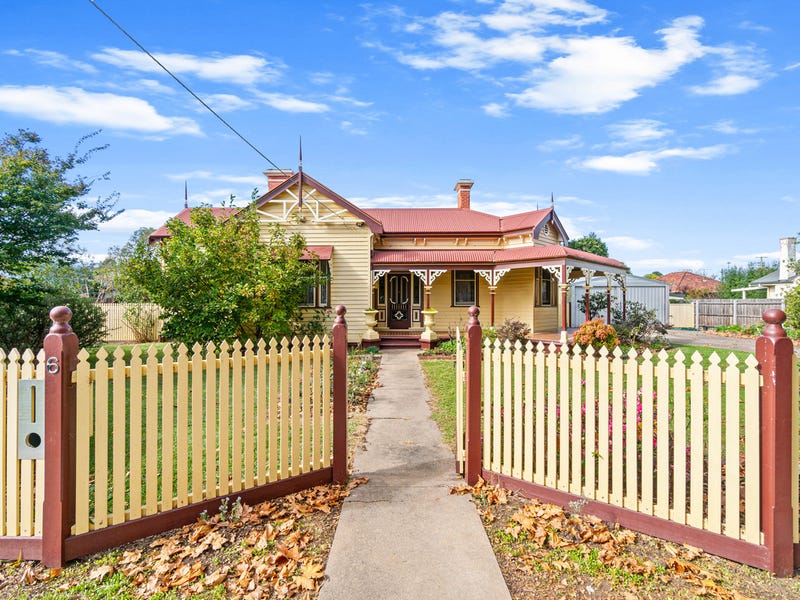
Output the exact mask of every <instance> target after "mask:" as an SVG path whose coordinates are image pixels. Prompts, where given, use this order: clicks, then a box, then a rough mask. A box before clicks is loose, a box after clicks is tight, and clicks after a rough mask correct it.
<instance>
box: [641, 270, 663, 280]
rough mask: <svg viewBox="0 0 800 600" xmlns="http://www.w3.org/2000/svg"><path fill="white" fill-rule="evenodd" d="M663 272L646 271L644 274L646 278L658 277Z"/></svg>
mask: <svg viewBox="0 0 800 600" xmlns="http://www.w3.org/2000/svg"><path fill="white" fill-rule="evenodd" d="M663 276H664V274H663V273H662V272H661V271H653V272H652V273H648V274H647V275H645V278H646V279H658V278H659V277H663Z"/></svg>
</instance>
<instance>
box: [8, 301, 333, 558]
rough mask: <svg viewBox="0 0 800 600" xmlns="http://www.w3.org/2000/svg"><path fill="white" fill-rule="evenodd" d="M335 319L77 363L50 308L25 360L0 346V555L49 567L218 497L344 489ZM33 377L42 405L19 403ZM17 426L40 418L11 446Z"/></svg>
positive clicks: (170, 522) (186, 518)
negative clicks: (35, 349) (293, 334)
mask: <svg viewBox="0 0 800 600" xmlns="http://www.w3.org/2000/svg"><path fill="white" fill-rule="evenodd" d="M335 312H336V315H337V316H336V320H335V322H334V325H333V329H332V335H331V337H328V336H327V335H326V336H324V337H322V338H319V337H315V338H314V339H313V340H311V339H308V338H304V339H303V340H299V339H297V338H294V339H293V340H291V341H290V340H287V339H283V340H282V341H281V342H278V341H277V340H274V339H273V340H270V341H269V342H265V341H264V340H261V341H259V342H258V343H257V344H253V343H252V342H249V341H248V342H247V343H246V344H244V345H242V344H240V343H239V342H234V343H233V344H232V345H229V344H227V343H223V344H221V345H220V346H219V347H216V346H215V345H213V344H208V345H206V346H201V345H199V344H196V345H194V346H193V347H192V348H191V349H189V348H187V347H186V346H184V345H180V346H178V347H177V349H173V348H172V347H171V346H170V345H167V346H166V347H164V348H163V349H162V350H161V351H159V350H157V349H156V348H155V347H150V348H149V349H145V350H144V351H142V349H141V348H140V347H134V348H133V350H132V351H131V356H130V358H129V359H126V357H125V353H124V352H123V350H122V349H121V348H117V350H116V351H114V352H113V354H112V355H111V356H109V354H108V353H107V352H106V351H105V350H103V349H101V350H100V351H98V353H97V355H96V358H95V360H93V361H90V355H89V353H88V352H87V351H86V350H85V349H84V350H80V351H78V339H77V336H75V334H74V333H73V332H72V330H71V328H70V327H69V320H70V318H71V313H70V311H69V309H67V308H66V307H57V308H55V309H53V310H52V311H51V313H50V315H51V318H52V319H53V327H52V328H51V329H50V333H49V334H48V336H47V337H46V338H45V343H44V349H43V350H42V351H40V352H39V353H38V354H37V355H34V354H33V353H32V352H31V351H30V350H26V351H25V352H24V353H23V354H21V355H20V353H19V352H18V351H17V350H12V351H11V352H9V353H8V355H6V354H5V353H4V351H3V350H0V558H2V559H18V558H21V559H23V560H42V562H43V563H44V564H45V565H46V566H61V565H62V564H63V563H64V562H65V561H66V560H69V559H72V558H76V557H78V556H83V555H86V554H89V553H92V552H96V551H99V550H102V549H105V548H109V547H113V546H116V545H118V544H121V543H124V542H127V541H131V540H134V539H138V538H141V537H145V536H147V535H152V534H155V533H159V532H162V531H166V530H169V529H172V528H174V527H177V526H179V525H183V524H186V523H190V522H192V521H193V520H194V519H196V518H197V517H198V516H199V515H200V514H201V513H203V512H204V511H205V512H208V513H212V512H215V511H216V510H218V509H219V506H220V505H221V504H222V502H223V501H229V502H232V501H235V500H236V499H237V498H239V499H241V500H242V501H244V502H247V503H250V504H253V503H257V502H261V501H263V500H267V499H270V498H275V497H278V496H282V495H285V494H288V493H293V492H296V491H299V490H302V489H306V488H309V487H313V486H315V485H321V484H324V483H330V482H343V481H344V480H345V479H346V477H347V438H346V435H347V324H346V322H345V319H344V315H345V313H346V309H345V307H343V306H338V307H336V309H335ZM93 363H94V364H93ZM32 380H33V381H41V380H44V398H36V399H35V402H34V403H33V404H32V405H29V404H28V403H27V402H23V403H20V400H21V399H22V398H21V394H27V393H34V394H35V393H36V392H35V391H34V392H28V391H27V390H28V389H29V387H30V388H33V389H34V390H41V388H40V387H37V386H36V384H35V383H34V384H31V383H30V382H31V381H32ZM18 406H25V407H26V408H25V410H26V411H28V410H30V411H31V413H32V414H30V415H27V414H26V415H21V414H20V411H19V409H18ZM31 406H32V408H31ZM26 420H27V421H30V420H33V421H37V420H38V423H39V427H41V423H42V420H43V421H44V428H43V430H42V429H39V431H42V432H43V435H40V438H42V439H41V441H42V442H43V444H37V443H36V442H37V441H40V440H37V438H35V437H30V436H27V437H24V439H23V440H22V442H21V443H18V440H19V438H20V436H22V435H24V434H25V433H26V431H28V429H29V426H28V424H27V423H26ZM41 445H43V454H41V455H40V456H36V457H32V455H31V452H34V454H35V450H36V447H37V446H41ZM39 450H41V447H39Z"/></svg>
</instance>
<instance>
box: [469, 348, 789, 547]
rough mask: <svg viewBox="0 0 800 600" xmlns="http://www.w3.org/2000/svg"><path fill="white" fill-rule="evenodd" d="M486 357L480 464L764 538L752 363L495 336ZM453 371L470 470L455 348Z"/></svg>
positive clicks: (756, 391) (709, 527)
mask: <svg viewBox="0 0 800 600" xmlns="http://www.w3.org/2000/svg"><path fill="white" fill-rule="evenodd" d="M482 354H483V357H482V358H483V361H482V363H483V364H482V369H483V376H482V379H483V381H482V395H483V410H482V438H483V442H482V443H483V449H482V455H483V468H484V469H486V470H490V471H493V472H495V473H499V474H503V475H507V476H511V477H515V478H518V479H521V480H523V481H529V482H533V483H537V484H540V485H543V486H547V487H550V488H553V489H557V490H561V491H564V492H569V493H572V494H576V495H580V496H583V497H584V498H588V499H592V500H598V501H601V502H606V503H609V504H612V505H616V506H620V507H624V508H627V509H631V510H634V511H638V512H641V513H644V514H648V515H655V516H657V517H661V518H664V519H669V520H671V521H674V522H677V523H680V524H685V525H689V526H692V527H695V528H699V529H704V530H707V531H711V532H714V533H720V534H723V535H725V536H729V537H731V538H735V539H740V540H745V541H748V542H752V543H755V544H760V543H761V537H762V536H761V531H760V524H759V518H760V516H759V513H760V487H759V484H760V462H759V458H760V456H759V452H760V431H759V389H760V385H761V383H760V374H759V371H758V369H757V365H758V363H757V361H756V359H755V357H754V356H752V355H751V356H748V357H747V358H746V359H745V360H744V361H741V360H739V359H738V358H737V357H736V356H734V355H732V354H731V355H729V356H728V357H726V358H725V359H724V360H723V359H722V358H720V356H719V355H717V354H712V355H711V357H710V359H709V360H708V363H707V364H704V362H703V359H702V357H701V356H700V354H699V353H695V354H693V355H692V356H691V357H689V358H687V357H686V356H684V355H683V354H682V353H681V352H677V353H676V354H675V355H674V357H672V358H670V357H669V356H668V354H667V353H666V352H665V351H662V352H660V353H658V354H657V355H653V354H652V353H651V352H650V351H649V350H645V351H644V352H643V353H642V354H641V355H639V354H638V353H637V352H636V351H635V350H631V351H630V352H629V353H627V354H624V353H623V352H622V351H621V350H620V349H619V348H617V349H615V350H614V351H613V352H610V353H609V352H608V350H606V349H605V348H603V349H601V350H600V351H599V352H595V351H594V350H593V349H592V348H587V349H585V350H584V349H582V348H580V347H579V346H576V347H574V348H573V349H568V348H567V347H566V346H562V347H561V348H560V349H559V348H556V346H555V345H550V346H548V347H546V346H544V345H543V344H541V343H540V344H538V345H536V346H534V345H533V344H532V343H530V342H529V343H528V344H527V345H525V346H523V345H522V344H520V343H519V342H518V343H517V344H515V345H512V344H510V343H508V342H506V343H505V344H503V343H501V342H499V341H496V342H495V343H494V344H492V343H490V342H488V341H487V342H486V343H485V345H484V347H483V349H482ZM457 365H458V366H457V369H458V375H457V378H458V383H457V397H458V399H459V400H458V402H457V421H458V425H459V432H458V435H457V440H458V444H457V453H458V454H457V458H458V460H459V461H462V464H463V460H464V445H463V432H464V426H465V414H464V412H465V411H464V391H463V383H462V381H463V379H462V378H463V366H462V365H463V348H461V345H460V342H459V349H458V358H457ZM796 475H797V474H796V471H795V478H796ZM795 504H796V503H795Z"/></svg>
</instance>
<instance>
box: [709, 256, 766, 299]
mask: <svg viewBox="0 0 800 600" xmlns="http://www.w3.org/2000/svg"><path fill="white" fill-rule="evenodd" d="M777 268H778V263H767V264H764V263H756V262H751V263H748V265H747V266H746V267H729V268H727V269H724V270H723V271H722V275H721V277H720V281H721V282H722V285H720V286H719V297H720V298H741V293H740V292H734V291H733V290H734V289H737V288H745V287H748V286H749V285H750V283H751V282H752V281H753V280H754V279H758V278H759V277H763V276H764V275H767V274H768V273H771V272H772V271H774V270H775V269H777ZM747 295H748V297H750V298H766V297H767V291H766V290H757V291H753V292H748V293H747Z"/></svg>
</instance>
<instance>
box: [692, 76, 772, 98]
mask: <svg viewBox="0 0 800 600" xmlns="http://www.w3.org/2000/svg"><path fill="white" fill-rule="evenodd" d="M759 85H761V81H759V80H758V79H756V78H754V77H750V76H747V75H735V74H729V75H723V76H722V77H717V78H716V79H712V80H711V81H709V82H708V83H707V84H706V85H695V86H692V87H691V90H692V92H693V93H694V94H697V95H698V96H735V95H736V94H744V93H745V92H749V91H750V90H754V89H756V88H757V87H758V86H759Z"/></svg>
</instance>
